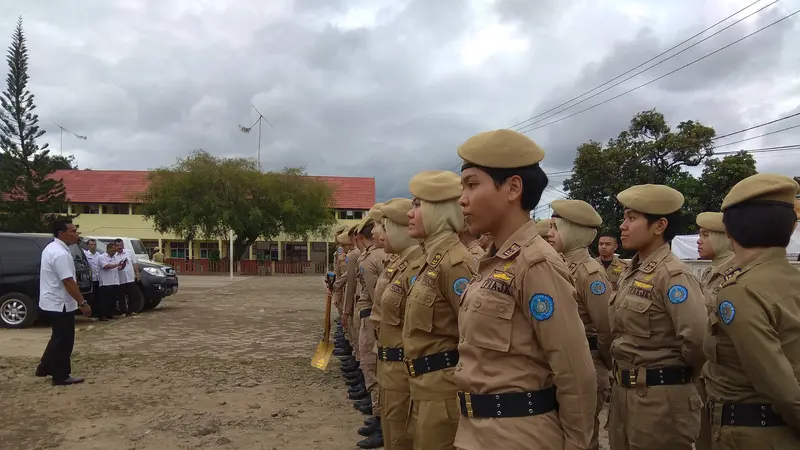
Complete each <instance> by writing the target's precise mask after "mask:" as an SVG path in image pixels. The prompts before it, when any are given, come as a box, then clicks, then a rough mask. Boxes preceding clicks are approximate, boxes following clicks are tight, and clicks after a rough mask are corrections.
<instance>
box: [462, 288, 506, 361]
mask: <svg viewBox="0 0 800 450" xmlns="http://www.w3.org/2000/svg"><path fill="white" fill-rule="evenodd" d="M477 292H478V295H477V298H475V300H474V301H472V302H471V303H470V305H469V318H465V320H468V326H467V328H466V333H465V335H466V336H465V338H466V340H467V342H469V343H470V344H472V345H475V346H477V347H481V348H485V349H488V350H494V351H498V352H507V351H508V350H509V349H510V348H511V324H512V322H511V318H512V316H513V315H514V308H515V306H516V303H515V302H514V300H512V299H510V298H501V297H499V296H498V295H491V294H488V293H486V292H482V291H480V290H479V291H477Z"/></svg>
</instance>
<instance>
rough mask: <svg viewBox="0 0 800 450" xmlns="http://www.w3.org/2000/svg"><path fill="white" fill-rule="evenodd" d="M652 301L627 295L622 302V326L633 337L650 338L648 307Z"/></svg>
mask: <svg viewBox="0 0 800 450" xmlns="http://www.w3.org/2000/svg"><path fill="white" fill-rule="evenodd" d="M652 305H653V301H652V300H648V299H645V298H640V297H636V296H633V295H628V296H627V298H626V299H625V300H624V301H623V302H622V308H623V318H622V319H623V326H624V329H625V331H626V332H627V333H630V334H631V335H633V336H638V337H644V338H648V337H650V307H651V306H652Z"/></svg>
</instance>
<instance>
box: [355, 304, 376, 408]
mask: <svg viewBox="0 0 800 450" xmlns="http://www.w3.org/2000/svg"><path fill="white" fill-rule="evenodd" d="M357 359H358V360H359V361H361V372H362V373H363V374H364V385H365V386H366V387H367V390H368V391H369V396H370V397H371V398H372V414H374V415H376V416H378V417H380V416H381V404H380V393H379V391H378V379H377V377H376V375H377V374H376V372H377V370H378V354H377V353H375V330H373V328H372V322H371V321H370V320H369V317H364V318H363V319H361V327H360V329H359V331H358V357H357Z"/></svg>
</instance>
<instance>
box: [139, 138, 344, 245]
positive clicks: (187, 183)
mask: <svg viewBox="0 0 800 450" xmlns="http://www.w3.org/2000/svg"><path fill="white" fill-rule="evenodd" d="M140 200H141V201H142V202H143V204H144V205H143V214H144V216H145V217H146V218H148V219H151V220H152V221H153V223H154V225H155V228H156V229H157V230H158V231H160V232H168V231H169V232H172V233H175V234H178V235H181V236H183V237H184V238H185V239H187V240H188V239H197V238H206V239H217V238H225V237H227V236H228V230H231V229H232V230H233V232H234V234H235V238H234V242H233V244H234V245H233V250H234V251H233V255H234V258H235V260H240V259H241V257H242V255H243V254H244V252H245V250H246V249H247V248H248V247H249V246H250V245H251V244H253V243H254V242H255V241H256V240H257V239H259V238H263V239H267V240H269V239H272V238H274V237H276V236H278V235H279V234H280V233H281V232H283V233H286V234H287V235H289V236H293V237H303V238H305V237H306V236H308V235H311V234H321V235H327V234H330V227H331V226H333V224H335V223H336V219H335V217H334V215H333V214H331V207H332V201H333V192H332V190H331V188H330V186H328V184H327V183H325V182H324V181H320V180H317V179H315V178H313V177H307V176H305V174H304V172H303V170H302V169H284V170H283V171H282V172H267V173H261V172H259V170H258V167H257V165H256V162H255V161H254V160H252V159H249V158H218V157H215V156H213V155H211V154H209V153H208V152H206V151H203V150H196V151H195V152H193V153H192V155H191V156H190V157H188V158H185V159H181V160H179V161H178V162H177V163H176V164H175V165H174V166H172V167H170V168H161V169H158V170H155V171H153V172H152V173H151V174H150V175H149V186H148V189H147V191H146V192H144V193H143V194H142V195H141V197H140Z"/></svg>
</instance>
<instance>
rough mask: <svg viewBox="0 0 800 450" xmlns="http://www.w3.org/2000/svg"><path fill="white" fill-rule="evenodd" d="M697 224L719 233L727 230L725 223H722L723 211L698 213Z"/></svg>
mask: <svg viewBox="0 0 800 450" xmlns="http://www.w3.org/2000/svg"><path fill="white" fill-rule="evenodd" d="M697 226H698V227H700V228H705V229H706V230H708V231H716V232H717V233H724V232H725V225H723V224H722V213H721V212H701V213H700V214H698V215H697Z"/></svg>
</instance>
